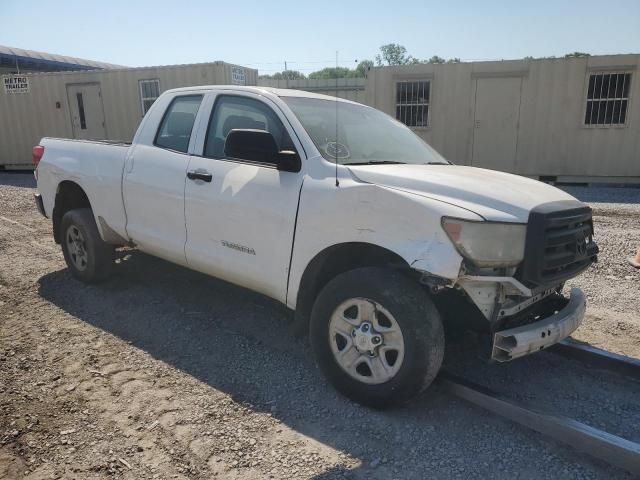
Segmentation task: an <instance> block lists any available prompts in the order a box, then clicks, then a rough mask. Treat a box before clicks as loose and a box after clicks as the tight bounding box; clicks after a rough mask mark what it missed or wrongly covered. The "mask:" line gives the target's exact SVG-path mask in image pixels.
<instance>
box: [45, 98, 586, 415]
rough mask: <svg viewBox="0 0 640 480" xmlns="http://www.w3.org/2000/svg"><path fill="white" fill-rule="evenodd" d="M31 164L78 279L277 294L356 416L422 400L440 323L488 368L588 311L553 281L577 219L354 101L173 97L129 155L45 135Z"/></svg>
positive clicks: (568, 256)
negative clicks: (171, 270)
mask: <svg viewBox="0 0 640 480" xmlns="http://www.w3.org/2000/svg"><path fill="white" fill-rule="evenodd" d="M33 155H34V163H36V165H37V169H36V177H37V181H38V192H39V194H37V195H36V203H37V206H38V208H39V210H40V212H41V213H42V214H43V215H45V216H46V217H48V218H50V219H51V220H52V222H53V232H54V237H55V240H56V242H58V243H60V244H61V245H62V250H63V252H64V257H65V259H66V262H67V264H68V266H69V269H70V270H71V273H72V274H73V275H74V276H75V277H77V278H78V279H80V280H82V281H86V282H95V281H99V280H103V279H105V278H106V277H107V276H108V275H109V273H110V272H111V271H112V270H113V269H114V268H115V263H114V249H115V248H116V247H118V246H123V245H129V246H135V247H137V248H138V249H139V250H141V251H143V252H146V253H149V254H151V255H155V256H157V257H160V258H163V259H165V260H168V261H171V262H174V263H177V264H180V265H184V266H186V267H188V268H191V269H194V270H198V271H200V272H204V273H207V274H209V275H212V276H215V277H218V278H221V279H224V280H226V281H229V282H232V283H235V284H237V285H241V286H243V287H246V288H249V289H252V290H255V291H257V292H261V293H263V294H264V295H267V296H269V297H272V298H274V299H277V300H279V301H280V302H282V303H284V304H286V305H287V306H288V307H289V308H290V309H293V310H295V320H294V325H295V326H296V327H297V330H298V331H299V332H308V333H309V337H310V342H311V344H312V347H313V350H314V354H315V355H316V358H317V362H318V364H319V366H320V368H321V369H322V371H323V372H324V374H325V375H326V376H327V377H328V379H329V380H330V381H331V383H332V384H333V385H334V386H335V387H336V388H337V389H338V390H339V391H341V392H342V393H344V394H345V395H347V396H349V397H350V398H352V399H354V400H356V401H358V402H361V403H363V404H367V405H371V406H374V407H384V406H387V405H390V404H393V403H398V402H402V401H405V400H407V399H409V398H411V397H413V396H414V395H416V394H417V393H419V392H420V391H422V390H423V389H425V388H426V387H427V386H428V385H429V384H430V383H431V381H432V380H433V379H434V377H435V376H436V374H437V373H438V370H439V369H440V365H441V362H442V358H443V352H444V345H445V332H446V331H448V329H452V330H453V329H454V328H470V329H475V330H479V331H482V332H486V333H487V334H488V335H486V338H488V339H489V342H490V345H488V347H490V348H488V349H487V350H488V351H490V352H491V353H490V358H491V359H492V360H493V361H497V362H504V361H508V360H511V359H514V358H517V357H520V356H523V355H526V354H529V353H532V352H535V351H538V350H542V349H543V348H546V347H549V346H550V345H553V344H554V343H556V342H558V341H560V340H561V339H563V338H565V337H567V336H568V335H569V334H571V332H573V331H574V330H575V329H576V328H577V327H578V325H579V324H580V323H581V321H582V319H583V317H584V314H585V308H586V302H585V295H584V294H583V293H582V292H581V291H580V290H579V289H572V290H571V292H570V295H569V298H566V297H564V296H563V295H562V288H563V284H564V282H565V281H566V280H567V279H569V278H571V277H574V276H576V275H578V274H579V273H580V272H582V271H583V270H585V269H586V268H587V267H589V265H590V264H591V263H592V262H594V261H595V260H596V255H597V253H598V247H597V246H596V244H595V243H594V241H593V224H592V219H591V209H590V208H589V207H587V206H586V205H584V204H582V203H580V202H579V201H577V200H576V199H575V198H573V197H572V196H570V195H568V194H567V193H565V192H563V191H561V190H559V189H556V188H554V187H552V186H549V185H546V184H544V183H541V182H538V181H535V180H531V179H528V178H523V177H520V176H515V175H510V174H507V173H501V172H496V171H491V170H484V169H480V168H472V167H466V166H455V165H453V164H451V163H450V162H448V161H447V160H445V159H444V158H442V157H441V156H440V155H439V154H438V153H437V152H436V151H434V150H433V149H432V148H431V147H429V146H428V145H427V144H426V143H424V142H423V141H422V140H421V139H420V138H418V137H417V136H416V135H415V134H414V133H413V132H412V131H411V130H410V129H408V128H407V127H405V126H404V125H402V124H401V123H399V122H397V121H396V120H394V119H393V118H391V117H389V116H387V115H385V114H384V113H381V112H380V111H378V110H375V109H373V108H369V107H366V106H364V105H360V104H357V103H354V102H349V101H345V100H337V99H335V98H333V97H327V96H323V95H315V94H311V93H307V92H300V91H295V90H276V89H269V88H258V87H234V86H208V87H192V88H181V89H176V90H170V91H167V92H165V93H163V94H162V96H161V97H160V98H158V100H157V101H156V102H155V104H154V105H153V107H152V108H151V109H150V111H149V112H148V113H147V115H146V116H145V117H144V119H143V120H142V123H141V124H140V127H139V129H138V131H137V133H136V135H135V137H134V139H133V143H132V144H131V145H128V144H113V143H109V142H95V141H76V140H63V139H54V138H44V139H42V141H41V142H40V145H38V146H36V147H34V152H33ZM149 281H153V279H149Z"/></svg>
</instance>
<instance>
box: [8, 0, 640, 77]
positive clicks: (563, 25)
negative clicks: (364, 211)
mask: <svg viewBox="0 0 640 480" xmlns="http://www.w3.org/2000/svg"><path fill="white" fill-rule="evenodd" d="M391 42H394V43H400V44H402V45H404V46H406V47H407V50H408V52H409V53H410V54H411V55H413V56H415V57H418V58H429V57H431V56H432V55H439V56H441V57H446V58H449V57H460V58H462V59H463V60H484V59H511V58H521V57H524V56H527V55H531V56H535V57H539V56H551V55H555V56H561V55H564V54H565V53H567V52H572V51H575V50H580V51H585V52H589V53H591V54H610V53H639V52H640V0H606V1H603V0H601V1H592V0H583V1H580V0H576V1H561V0H556V1H546V0H529V1H526V2H525V1H520V0H512V1H492V0H485V1H457V2H456V1H448V2H447V1H442V0H440V1H438V2H431V1H426V0H423V1H414V0H394V1H390V0H384V1H377V0H369V1H348V0H342V1H333V0H321V1H308V0H307V1H305V0H298V1H277V0H271V1H253V0H236V1H229V0H225V1H219V2H218V1H188V0H184V1H182V2H177V1H175V0H173V1H164V0H157V1H153V2H151V1H134V0H128V1H120V0H114V1H106V0H105V1H89V0H84V1H81V0H52V1H31V0H20V1H12V0H0V45H8V46H13V47H21V48H28V49H33V50H41V51H45V52H51V53H58V54H62V55H70V56H77V57H83V58H88V59H93V60H100V61H105V62H111V63H118V64H123V65H129V66H144V65H167V64H175V63H193V62H207V61H213V60H225V61H228V62H233V63H239V64H242V65H246V66H251V67H254V68H258V69H259V70H260V71H261V72H263V73H272V72H273V71H279V70H282V68H283V63H284V61H285V60H286V61H287V62H288V67H289V68H290V69H297V70H300V71H302V72H304V73H309V72H310V71H313V70H317V69H320V68H322V67H324V66H330V65H333V64H334V63H335V52H336V50H338V51H339V59H340V64H342V65H345V66H352V65H354V62H355V60H356V59H358V60H362V59H364V58H370V59H373V57H374V56H375V55H376V53H378V48H379V46H380V45H382V44H385V43H391Z"/></svg>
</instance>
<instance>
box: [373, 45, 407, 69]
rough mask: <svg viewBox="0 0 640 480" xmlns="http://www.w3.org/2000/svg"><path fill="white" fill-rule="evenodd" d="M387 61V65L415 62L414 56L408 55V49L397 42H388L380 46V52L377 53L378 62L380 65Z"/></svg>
mask: <svg viewBox="0 0 640 480" xmlns="http://www.w3.org/2000/svg"><path fill="white" fill-rule="evenodd" d="M383 62H387V65H407V64H408V63H413V57H412V56H411V55H407V49H406V48H405V47H403V46H402V45H399V44H397V43H387V44H386V45H382V46H381V47H380V54H379V55H376V63H377V65H378V66H379V67H380V66H382V65H383V64H384V63H383Z"/></svg>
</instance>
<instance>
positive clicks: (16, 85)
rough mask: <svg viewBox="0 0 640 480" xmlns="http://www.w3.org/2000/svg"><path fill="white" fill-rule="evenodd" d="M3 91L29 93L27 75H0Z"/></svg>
mask: <svg viewBox="0 0 640 480" xmlns="http://www.w3.org/2000/svg"><path fill="white" fill-rule="evenodd" d="M2 84H3V85H4V93H7V94H8V93H29V77H26V76H23V75H5V76H4V77H2Z"/></svg>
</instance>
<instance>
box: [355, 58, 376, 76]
mask: <svg viewBox="0 0 640 480" xmlns="http://www.w3.org/2000/svg"><path fill="white" fill-rule="evenodd" d="M371 68H373V61H372V60H362V61H361V62H360V63H358V66H357V67H356V70H355V73H356V75H354V76H356V77H366V76H367V72H368V71H369V69H371Z"/></svg>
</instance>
